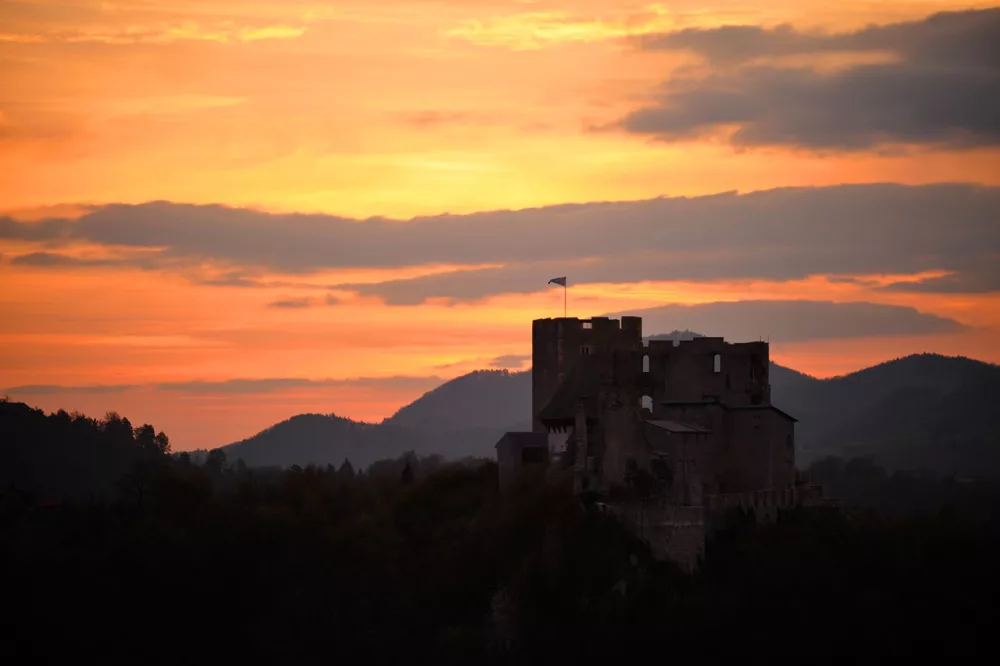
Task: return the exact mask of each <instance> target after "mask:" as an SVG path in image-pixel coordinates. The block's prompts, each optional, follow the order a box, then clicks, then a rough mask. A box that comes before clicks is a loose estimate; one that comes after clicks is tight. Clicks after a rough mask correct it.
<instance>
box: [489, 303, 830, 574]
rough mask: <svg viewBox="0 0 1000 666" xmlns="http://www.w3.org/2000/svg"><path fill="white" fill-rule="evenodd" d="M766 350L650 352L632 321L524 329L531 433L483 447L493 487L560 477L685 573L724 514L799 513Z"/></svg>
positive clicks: (725, 346) (678, 345)
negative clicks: (540, 474) (536, 471)
mask: <svg viewBox="0 0 1000 666" xmlns="http://www.w3.org/2000/svg"><path fill="white" fill-rule="evenodd" d="M768 357H769V345H768V344H767V343H765V342H748V343H736V344H733V343H728V342H726V341H725V340H723V339H722V338H707V337H700V338H694V339H693V340H686V341H674V340H650V341H644V340H643V337H642V320H641V318H639V317H622V318H621V320H617V319H609V318H606V317H594V318H591V319H576V318H558V319H538V320H535V321H534V322H533V325H532V430H533V431H532V432H531V433H507V435H505V436H504V438H502V439H501V440H500V442H499V443H498V444H497V459H498V463H499V470H500V484H501V487H502V488H508V487H510V486H511V485H512V483H513V482H514V480H515V479H516V478H517V477H518V476H519V475H520V474H522V472H523V471H524V470H526V469H528V468H531V467H534V468H539V467H544V468H545V469H546V471H547V473H548V474H550V475H557V476H562V477H567V476H571V477H572V483H573V487H574V491H575V492H577V493H579V494H589V495H590V497H591V498H595V499H597V500H599V503H600V506H602V507H603V508H604V509H605V510H607V511H609V512H613V513H614V514H615V515H617V516H618V517H619V518H620V519H621V520H622V521H623V522H624V523H625V524H626V525H627V526H629V527H630V528H631V529H632V530H633V531H634V532H635V533H636V534H637V535H638V536H639V537H640V538H642V539H644V540H645V541H647V542H648V543H649V544H650V546H651V548H652V549H653V552H654V554H656V555H657V556H659V557H664V558H670V559H672V560H674V561H675V562H677V563H678V564H680V565H681V566H682V567H685V568H688V569H691V568H693V567H694V566H695V565H696V562H697V559H698V557H700V556H701V554H702V552H703V549H704V541H705V533H706V529H708V528H709V527H710V526H711V522H712V520H713V519H714V518H716V517H717V516H718V515H719V514H720V513H721V512H723V511H725V510H726V509H729V508H736V507H738V508H742V509H745V510H751V511H753V512H755V514H756V515H757V516H758V517H759V518H761V519H770V518H773V517H774V516H775V514H776V512H777V511H778V510H780V509H782V508H787V507H791V506H797V505H800V504H805V503H810V502H813V501H815V500H816V499H817V498H818V495H819V492H818V489H816V488H812V487H808V486H805V485H804V484H802V483H798V482H797V476H796V471H795V422H796V420H795V418H793V417H792V416H790V415H788V414H786V413H785V412H783V411H781V410H780V409H779V408H777V407H776V406H774V405H772V404H771V388H770V383H769V380H768V369H769V358H768Z"/></svg>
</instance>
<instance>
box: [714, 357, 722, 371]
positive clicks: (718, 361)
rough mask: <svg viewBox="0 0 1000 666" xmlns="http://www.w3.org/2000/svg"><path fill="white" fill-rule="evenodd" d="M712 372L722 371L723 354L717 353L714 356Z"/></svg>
mask: <svg viewBox="0 0 1000 666" xmlns="http://www.w3.org/2000/svg"><path fill="white" fill-rule="evenodd" d="M712 372H722V355H721V354H716V355H715V356H713V357H712Z"/></svg>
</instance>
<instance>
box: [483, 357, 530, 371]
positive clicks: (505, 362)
mask: <svg viewBox="0 0 1000 666" xmlns="http://www.w3.org/2000/svg"><path fill="white" fill-rule="evenodd" d="M530 361H531V355H530V354H528V355H520V354H504V355H503V356H497V357H496V358H494V359H493V360H491V361H490V363H489V365H490V367H491V368H521V367H523V366H524V364H525V363H528V362H530Z"/></svg>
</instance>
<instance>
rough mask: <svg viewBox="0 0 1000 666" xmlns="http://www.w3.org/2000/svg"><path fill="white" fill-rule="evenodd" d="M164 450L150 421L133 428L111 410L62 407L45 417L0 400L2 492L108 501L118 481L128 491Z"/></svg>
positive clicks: (45, 498) (164, 438) (162, 440)
mask: <svg viewBox="0 0 1000 666" xmlns="http://www.w3.org/2000/svg"><path fill="white" fill-rule="evenodd" d="M169 451H170V440H169V439H168V438H167V436H166V435H165V434H163V433H162V432H159V433H158V432H156V430H155V429H154V428H153V426H151V425H142V426H139V427H133V426H132V424H131V423H130V422H129V420H128V419H127V418H123V417H121V416H119V415H118V414H116V413H114V412H111V413H108V414H107V415H106V416H105V417H104V418H103V419H93V418H89V417H87V416H84V415H83V414H79V413H72V414H69V413H67V412H65V411H63V410H60V411H58V412H55V413H53V414H48V415H46V414H45V412H43V411H42V410H40V409H32V408H31V407H28V406H27V405H25V404H23V403H19V402H10V401H8V400H6V399H3V400H0V491H5V492H6V494H10V493H14V492H20V493H25V494H28V495H30V496H31V497H32V498H33V499H34V500H35V501H42V502H53V501H58V500H63V499H68V498H75V499H82V498H87V497H91V498H97V497H100V498H105V499H113V498H114V497H116V496H117V495H118V494H119V492H120V491H121V490H122V489H121V484H122V483H123V482H127V483H131V484H132V486H133V491H134V490H135V489H136V488H137V487H138V486H136V484H137V483H141V481H142V479H141V478H140V477H141V474H142V471H143V466H144V464H147V463H153V462H155V461H156V460H158V459H160V458H161V457H162V456H163V455H165V454H166V453H168V452H169ZM129 475H131V476H129ZM127 476H128V477H129V478H126V477H127Z"/></svg>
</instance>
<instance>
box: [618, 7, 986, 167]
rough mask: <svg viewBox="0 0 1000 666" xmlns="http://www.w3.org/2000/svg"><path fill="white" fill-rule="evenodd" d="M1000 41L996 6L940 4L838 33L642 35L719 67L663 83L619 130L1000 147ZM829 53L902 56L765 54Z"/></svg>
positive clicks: (763, 140) (837, 145) (836, 143)
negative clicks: (939, 9)
mask: <svg viewBox="0 0 1000 666" xmlns="http://www.w3.org/2000/svg"><path fill="white" fill-rule="evenodd" d="M996 44H1000V9H990V10H983V11H969V12H954V13H943V14H937V15H934V16H931V17H929V18H927V19H925V20H923V21H915V22H908V23H898V24H893V25H888V26H877V27H869V28H866V29H863V30H860V31H857V32H853V33H846V34H839V35H838V34H832V35H831V34H814V33H802V32H798V31H796V30H795V29H793V28H791V27H789V26H782V27H778V28H773V29H765V28H761V27H757V26H728V27H721V28H715V29H699V30H684V31H680V32H675V33H669V34H663V35H653V36H646V37H644V38H642V39H641V40H639V41H638V45H639V46H640V47H641V48H646V49H671V50H690V51H694V52H696V53H698V54H700V55H702V56H703V57H705V58H706V60H707V61H708V62H709V63H710V64H712V65H713V66H714V68H715V71H714V72H713V73H712V74H710V75H708V76H705V77H702V78H697V77H679V78H675V79H673V80H671V81H669V82H667V83H665V84H664V85H663V90H662V93H661V94H660V95H659V96H658V99H657V101H656V102H655V103H653V104H649V105H647V106H644V107H642V108H639V109H637V110H636V111H634V112H632V113H631V114H629V115H628V116H626V117H625V118H623V119H622V120H621V122H620V123H619V127H620V128H622V129H624V130H625V131H627V132H632V133H635V134H644V135H653V136H656V137H658V138H659V139H662V140H666V141H673V140H678V139H689V138H691V137H695V136H698V135H700V134H703V133H706V132H711V131H716V130H718V129H719V128H721V127H728V126H736V127H737V129H736V131H735V132H734V133H733V134H732V136H731V141H732V142H733V143H734V144H736V145H740V146H761V145H785V146H794V147H804V148H809V149H867V148H871V147H874V146H880V145H886V144H906V145H921V146H930V147H946V148H952V149H955V148H959V149H960V148H975V147H983V146H990V147H996V146H1000V48H997V46H996ZM830 52H860V53H865V52H881V53H889V54H891V55H893V56H894V57H895V58H896V60H895V61H894V62H890V63H884V64H866V65H857V66H854V67H849V68H847V69H845V70H842V71H837V72H833V73H821V72H819V71H817V70H815V69H811V68H803V67H801V66H799V67H797V68H788V67H782V66H780V65H779V64H775V63H774V62H770V63H768V62H767V61H768V59H773V58H777V57H781V56H789V55H809V54H820V53H830ZM762 60H763V61H764V62H763V63H762V62H761V61H762ZM741 65H745V66H741Z"/></svg>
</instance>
